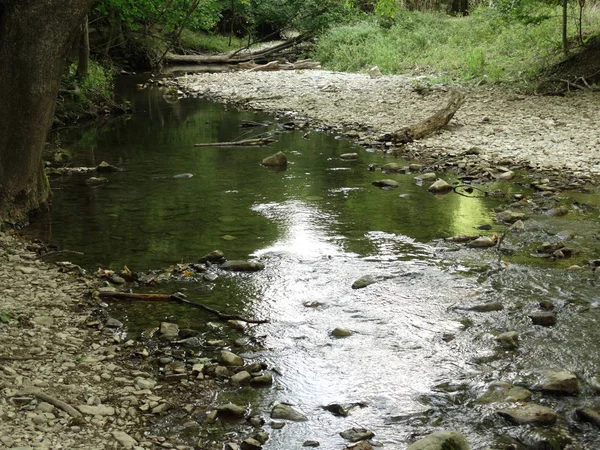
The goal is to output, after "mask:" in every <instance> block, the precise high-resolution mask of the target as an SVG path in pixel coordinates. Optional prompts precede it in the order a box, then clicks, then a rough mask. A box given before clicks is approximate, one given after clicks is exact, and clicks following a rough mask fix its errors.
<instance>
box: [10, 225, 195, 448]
mask: <svg viewBox="0 0 600 450" xmlns="http://www.w3.org/2000/svg"><path fill="white" fill-rule="evenodd" d="M35 246H36V244H29V243H25V242H23V241H21V240H19V239H16V238H14V237H12V236H10V235H8V234H3V233H0V299H1V301H0V393H1V395H0V448H18V449H23V450H24V449H52V450H59V449H86V450H101V449H114V448H130V449H131V448H136V449H141V448H156V447H157V445H159V444H160V445H162V444H164V442H166V440H165V439H164V438H159V437H158V436H152V433H148V432H147V429H148V423H149V422H148V420H149V418H151V417H152V416H153V415H154V414H153V409H155V408H159V409H163V410H164V409H166V405H167V400H165V399H164V398H163V396H164V393H163V392H164V391H163V390H161V386H160V385H158V384H157V382H156V380H154V379H153V375H152V372H151V371H149V370H139V369H140V367H138V366H135V365H134V364H132V363H130V362H129V361H130V358H129V355H130V354H135V352H136V351H137V350H139V349H136V348H135V345H136V344H134V343H133V341H129V342H122V341H121V339H120V338H119V333H116V334H115V332H114V330H111V329H109V328H106V327H105V325H104V322H100V321H99V320H98V319H97V318H95V317H94V316H93V308H92V307H93V306H94V305H97V302H95V301H93V300H92V299H91V292H92V291H93V287H94V286H93V283H92V282H91V281H89V280H87V279H85V278H82V277H80V276H77V275H75V274H73V273H61V272H60V269H59V268H58V267H57V266H55V265H52V266H51V265H48V264H45V263H43V262H42V261H40V260H39V258H38V256H37V254H36V253H35V252H33V251H31V250H34V249H35V248H34V247H35ZM63 270H64V269H63ZM121 355H123V356H125V357H124V358H123V357H121ZM161 405H162V406H161ZM167 444H168V442H167ZM171 448H175V446H174V445H172V446H171ZM177 448H179V447H177ZM181 448H188V447H185V446H184V447H181Z"/></svg>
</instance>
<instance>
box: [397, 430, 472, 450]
mask: <svg viewBox="0 0 600 450" xmlns="http://www.w3.org/2000/svg"><path fill="white" fill-rule="evenodd" d="M470 448H471V447H469V443H468V442H467V439H466V438H465V437H464V436H463V435H462V434H460V433H459V432H457V431H437V432H435V433H431V434H430V435H429V436H427V437H425V438H423V439H419V440H418V441H417V442H415V443H414V444H411V445H409V446H408V448H407V449H406V450H470Z"/></svg>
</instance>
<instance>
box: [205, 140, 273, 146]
mask: <svg viewBox="0 0 600 450" xmlns="http://www.w3.org/2000/svg"><path fill="white" fill-rule="evenodd" d="M274 142H277V141H276V140H275V139H272V138H253V139H243V140H241V141H232V142H204V143H202V144H194V147H251V146H257V147H259V146H265V145H271V144H272V143H274Z"/></svg>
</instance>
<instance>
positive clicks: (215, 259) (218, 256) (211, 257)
mask: <svg viewBox="0 0 600 450" xmlns="http://www.w3.org/2000/svg"><path fill="white" fill-rule="evenodd" d="M198 261H199V262H201V263H207V262H208V263H212V264H222V263H224V262H225V255H224V254H223V252H222V251H221V250H213V251H212V252H210V253H207V254H206V255H204V256H202V257H201V258H200V259H199V260H198Z"/></svg>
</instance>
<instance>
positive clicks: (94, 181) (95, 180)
mask: <svg viewBox="0 0 600 450" xmlns="http://www.w3.org/2000/svg"><path fill="white" fill-rule="evenodd" d="M107 183H108V179H107V178H104V177H90V178H88V179H87V180H85V184H87V185H88V186H92V187H94V186H101V185H103V184H107Z"/></svg>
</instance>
